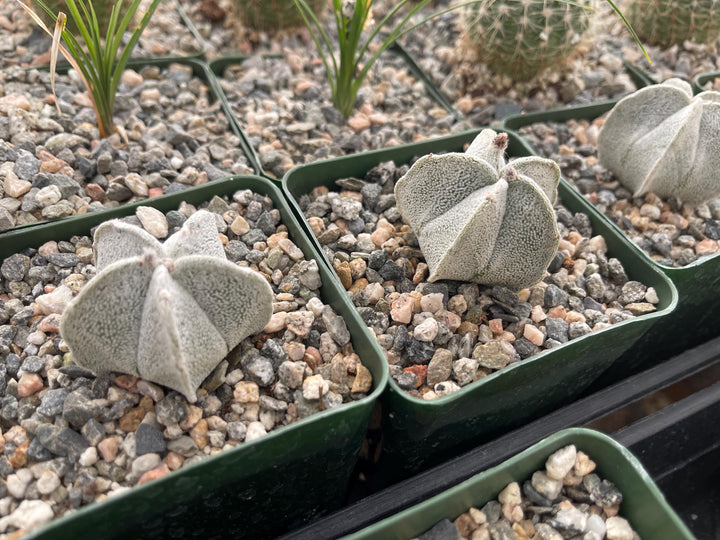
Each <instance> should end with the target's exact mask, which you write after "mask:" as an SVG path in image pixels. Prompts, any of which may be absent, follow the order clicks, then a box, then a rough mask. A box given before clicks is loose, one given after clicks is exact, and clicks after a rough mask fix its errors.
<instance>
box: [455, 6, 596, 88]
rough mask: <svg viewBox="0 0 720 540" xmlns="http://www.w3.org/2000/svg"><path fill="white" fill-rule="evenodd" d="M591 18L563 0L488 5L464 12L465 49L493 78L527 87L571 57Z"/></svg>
mask: <svg viewBox="0 0 720 540" xmlns="http://www.w3.org/2000/svg"><path fill="white" fill-rule="evenodd" d="M576 3H577V4H581V5H586V6H588V7H590V5H591V4H592V0H579V1H578V2H576ZM591 13H592V12H591V11H590V10H588V9H584V8H583V7H580V6H578V5H572V4H568V3H566V2H561V1H559V0H486V1H485V2H479V3H476V4H473V5H471V6H469V7H467V8H466V9H465V11H464V27H465V30H466V44H467V46H468V47H469V48H470V49H474V50H476V51H477V53H478V58H479V60H480V61H482V62H485V63H486V64H487V65H488V67H489V68H490V69H491V70H492V71H493V72H495V73H500V74H503V75H508V76H510V77H511V78H512V79H513V80H515V81H526V80H530V79H532V78H533V77H534V76H535V75H537V74H539V73H540V72H541V71H543V70H544V69H545V68H547V67H549V66H552V65H554V64H556V63H557V62H558V61H559V60H562V59H564V58H567V57H568V56H569V55H570V54H571V53H572V52H573V50H574V49H575V47H576V46H577V44H578V43H579V42H580V39H581V37H582V35H583V34H584V33H585V31H586V30H587V29H588V27H589V25H590V14H591Z"/></svg>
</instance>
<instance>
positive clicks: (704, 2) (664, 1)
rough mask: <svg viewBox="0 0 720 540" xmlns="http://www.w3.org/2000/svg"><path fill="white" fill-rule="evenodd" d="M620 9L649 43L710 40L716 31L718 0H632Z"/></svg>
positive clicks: (719, 32)
mask: <svg viewBox="0 0 720 540" xmlns="http://www.w3.org/2000/svg"><path fill="white" fill-rule="evenodd" d="M624 11H625V14H626V15H627V18H628V21H629V22H630V24H631V25H632V27H633V29H634V30H635V32H636V33H637V35H638V36H639V37H640V39H641V40H642V41H643V42H645V43H649V44H650V45H659V46H661V47H670V46H671V45H682V44H683V42H685V41H688V40H689V41H694V42H695V43H712V42H714V41H717V39H718V36H719V35H720V0H633V1H632V2H630V3H629V4H628V5H627V7H626V8H625V10H624Z"/></svg>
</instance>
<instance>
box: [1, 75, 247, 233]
mask: <svg viewBox="0 0 720 540" xmlns="http://www.w3.org/2000/svg"><path fill="white" fill-rule="evenodd" d="M0 86H1V87H2V90H0V163H1V164H0V179H2V182H1V183H0V232H2V231H6V230H9V229H12V228H13V227H16V226H19V225H26V224H31V223H36V222H38V221H45V220H53V219H59V218H63V217H67V216H71V215H75V214H83V213H86V212H94V211H97V210H103V209H106V208H113V207H116V206H118V205H120V204H124V203H129V202H135V201H138V200H142V199H146V198H148V197H155V196H158V195H162V194H164V193H174V192H177V191H181V190H183V189H185V188H186V187H189V186H193V185H199V184H203V183H206V182H208V181H211V180H216V179H218V178H222V177H225V176H229V175H231V174H248V173H252V169H251V168H250V167H249V166H248V161H247V158H246V156H245V154H244V152H243V150H242V147H241V141H240V138H239V137H236V136H235V135H233V134H232V132H231V130H230V122H229V120H228V118H227V117H226V116H225V115H224V114H223V112H222V109H221V107H220V103H219V102H218V101H215V100H214V98H213V96H212V94H211V93H210V91H209V89H208V86H207V84H206V83H205V82H204V81H203V80H202V79H200V78H198V77H196V76H194V75H193V73H192V68H191V67H190V66H187V65H181V64H171V65H170V66H168V67H167V68H159V67H155V66H147V67H143V68H141V69H139V70H138V71H134V70H127V71H125V73H124V74H123V77H122V82H121V84H120V87H119V90H118V95H117V98H116V112H115V118H116V120H117V121H118V123H119V125H120V126H121V127H122V128H123V129H124V132H125V134H126V135H127V139H128V144H124V143H123V139H122V137H121V135H120V134H119V133H116V134H114V135H112V136H111V137H109V138H107V139H99V134H98V130H97V126H96V122H95V115H94V113H93V109H92V104H91V103H90V100H89V98H88V96H87V94H86V93H85V90H84V88H83V87H82V84H81V83H80V82H79V80H78V78H77V77H76V76H69V75H60V76H58V77H57V80H56V90H57V97H58V100H59V103H60V108H61V110H62V111H63V114H61V115H59V114H58V112H57V110H56V108H55V106H54V105H53V103H54V97H53V95H52V91H51V88H50V74H49V73H48V72H44V71H37V70H29V71H28V70H24V69H21V68H10V69H8V70H6V71H4V72H0Z"/></svg>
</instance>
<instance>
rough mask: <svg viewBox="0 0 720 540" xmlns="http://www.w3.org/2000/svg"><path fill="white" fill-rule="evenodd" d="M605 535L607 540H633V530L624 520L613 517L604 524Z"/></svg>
mask: <svg viewBox="0 0 720 540" xmlns="http://www.w3.org/2000/svg"><path fill="white" fill-rule="evenodd" d="M605 527H606V529H607V530H606V532H605V535H606V537H607V539H608V540H633V537H634V535H633V530H632V527H631V526H630V523H628V521H627V520H626V519H624V518H621V517H618V516H614V517H611V518H608V519H607V521H606V522H605Z"/></svg>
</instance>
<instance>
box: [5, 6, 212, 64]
mask: <svg viewBox="0 0 720 540" xmlns="http://www.w3.org/2000/svg"><path fill="white" fill-rule="evenodd" d="M28 3H30V4H32V2H28ZM130 3H131V2H128V1H124V2H123V6H128V5H129V4H130ZM47 4H48V5H49V6H50V7H51V8H52V9H53V10H54V11H55V12H57V11H58V7H59V6H61V5H62V6H63V8H62V9H67V8H65V7H64V6H65V4H64V3H62V4H61V3H60V2H58V1H49V2H47ZM143 4H145V5H146V4H149V2H144V3H143ZM105 5H110V6H111V3H110V2H107V3H106V4H103V6H105ZM111 7H112V6H111ZM0 13H2V15H0V21H2V24H1V25H0V26H2V28H3V32H2V35H0V69H5V68H8V67H12V66H21V67H28V66H46V65H49V64H50V44H51V43H52V39H51V38H50V37H49V36H47V35H46V34H45V33H44V32H43V31H42V30H41V29H40V28H38V27H37V25H36V24H35V23H34V22H33V20H32V19H31V18H30V16H28V15H27V14H26V13H25V12H24V11H23V10H22V8H21V7H20V4H19V3H18V2H17V0H2V2H0ZM65 13H67V11H66V12H65ZM103 15H105V17H106V18H109V15H110V13H109V9H108V10H107V12H103V13H102V14H101V21H100V22H101V30H104V28H105V27H103V26H102V24H103V22H105V24H107V23H106V20H105V19H103V18H102V16H103ZM140 17H141V15H139V16H138V17H137V19H139V18H140ZM188 22H189V21H186V17H185V14H184V12H182V8H181V7H180V6H179V4H178V3H176V2H175V1H170V2H162V3H160V5H159V6H158V9H157V12H156V13H155V14H154V15H153V23H152V24H151V25H149V26H148V27H147V28H146V29H145V31H144V32H143V34H142V37H141V39H140V40H139V41H138V45H137V48H136V49H135V50H134V51H133V56H134V57H136V58H150V57H155V58H158V57H170V56H172V57H197V56H201V55H202V53H203V50H204V48H205V45H204V43H202V41H201V40H200V39H199V38H200V36H199V34H197V32H196V31H195V29H194V28H191V26H190V25H189V24H188ZM50 26H51V27H52V26H54V25H52V24H51V25H50ZM102 35H103V36H104V33H103V34H102Z"/></svg>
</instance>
